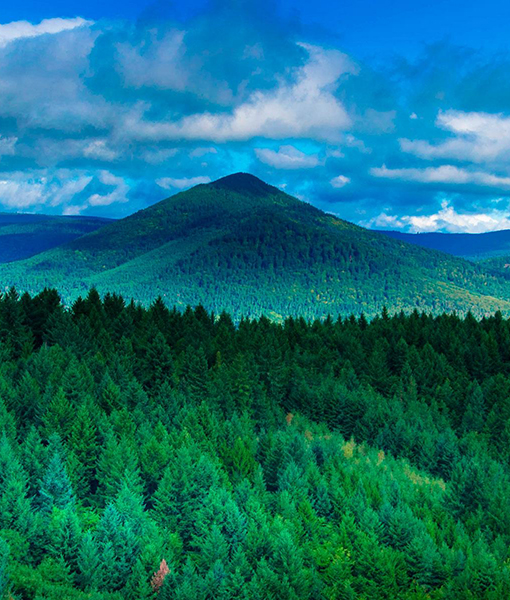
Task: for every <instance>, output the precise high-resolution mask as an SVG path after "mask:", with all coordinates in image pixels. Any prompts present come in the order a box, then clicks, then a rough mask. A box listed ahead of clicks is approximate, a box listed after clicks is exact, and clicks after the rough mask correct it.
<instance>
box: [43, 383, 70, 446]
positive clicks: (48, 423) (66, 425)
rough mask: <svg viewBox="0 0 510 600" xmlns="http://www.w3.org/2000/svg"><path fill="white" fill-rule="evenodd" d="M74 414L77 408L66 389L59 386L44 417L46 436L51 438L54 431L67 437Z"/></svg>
mask: <svg viewBox="0 0 510 600" xmlns="http://www.w3.org/2000/svg"><path fill="white" fill-rule="evenodd" d="M74 416H75V410H74V409H73V407H72V406H71V404H70V402H69V400H68V399H67V397H66V395H65V393H64V390H63V389H62V388H61V387H59V388H58V389H57V391H56V393H55V394H54V396H53V399H52V400H51V402H50V404H49V405H48V408H47V410H46V412H45V414H44V416H43V418H42V424H43V432H44V436H45V437H46V438H49V437H51V435H53V434H54V433H58V434H59V435H60V436H61V437H62V438H64V439H67V436H68V435H69V432H70V430H71V426H72V421H73V419H74Z"/></svg>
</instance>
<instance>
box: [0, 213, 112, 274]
mask: <svg viewBox="0 0 510 600" xmlns="http://www.w3.org/2000/svg"><path fill="white" fill-rule="evenodd" d="M111 222H112V219H104V218H101V217H82V216H65V217H60V216H52V215H34V214H19V213H0V263H5V262H11V261H16V260H22V259H24V258H29V257H31V256H35V255H36V254H40V253H41V252H44V251H45V250H50V249H51V248H55V247H56V246H61V245H62V244H66V243H68V242H71V241H73V240H75V239H76V238H78V237H81V236H82V235H85V234H87V233H91V232H92V231H95V230H96V229H99V228H100V227H103V225H106V224H107V223H111Z"/></svg>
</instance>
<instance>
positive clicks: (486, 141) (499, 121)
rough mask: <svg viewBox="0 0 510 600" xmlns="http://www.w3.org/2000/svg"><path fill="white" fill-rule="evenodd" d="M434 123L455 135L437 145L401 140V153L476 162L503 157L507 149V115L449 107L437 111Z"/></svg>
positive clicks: (509, 146)
mask: <svg viewBox="0 0 510 600" xmlns="http://www.w3.org/2000/svg"><path fill="white" fill-rule="evenodd" d="M436 125H437V126H438V127H440V128H441V129H444V130H446V131H449V132H451V133H453V134H454V137H452V138H449V139H447V140H445V141H443V142H440V143H438V144H431V143H430V142H428V141H426V140H409V139H405V138H403V139H401V140H400V147H401V148H402V150H403V151H404V152H409V153H411V154H415V155H416V156H419V157H421V158H426V159H437V158H449V159H452V158H453V159H458V160H468V161H471V162H475V163H480V162H487V161H493V160H496V159H501V158H503V159H505V160H507V161H508V152H509V151H510V117H506V116H503V115H502V114H488V113H481V112H462V111H456V110H449V111H446V112H442V113H439V115H438V117H437V119H436Z"/></svg>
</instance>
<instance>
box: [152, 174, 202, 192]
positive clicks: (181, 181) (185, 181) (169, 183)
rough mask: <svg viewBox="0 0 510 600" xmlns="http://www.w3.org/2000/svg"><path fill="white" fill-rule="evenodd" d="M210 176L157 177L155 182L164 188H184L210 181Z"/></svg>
mask: <svg viewBox="0 0 510 600" xmlns="http://www.w3.org/2000/svg"><path fill="white" fill-rule="evenodd" d="M210 181H211V179H210V177H200V176H199V177H180V178H178V177H177V178H174V177H162V178H161V179H157V180H156V183H157V184H158V185H159V187H162V188H163V189H165V190H171V189H178V190H184V189H187V188H190V187H193V186H194V185H198V184H200V183H210Z"/></svg>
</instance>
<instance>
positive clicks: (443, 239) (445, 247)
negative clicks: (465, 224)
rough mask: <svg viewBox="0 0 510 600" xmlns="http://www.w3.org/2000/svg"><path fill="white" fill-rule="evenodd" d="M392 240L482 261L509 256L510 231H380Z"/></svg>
mask: <svg viewBox="0 0 510 600" xmlns="http://www.w3.org/2000/svg"><path fill="white" fill-rule="evenodd" d="M380 233H383V234H384V235H387V236H390V237H392V238H395V239H398V240H402V241H404V242H409V243H410V244H416V245H418V246H423V247H424V248H431V249H433V250H440V251H441V252H447V253H448V254H453V255H454V256H461V257H463V258H466V259H469V260H475V261H479V260H484V259H488V258H492V257H497V256H503V255H509V254H510V230H508V229H504V230H501V231H489V232H487V233H435V232H434V233H404V232H402V231H380Z"/></svg>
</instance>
